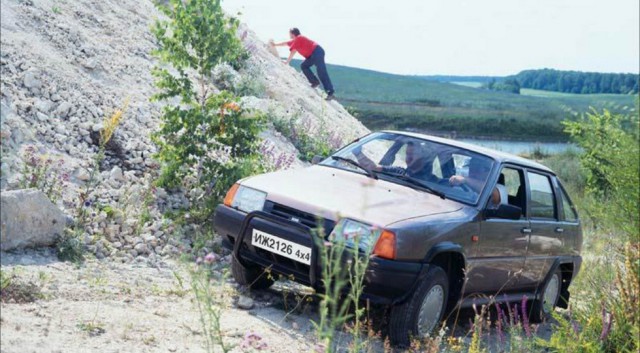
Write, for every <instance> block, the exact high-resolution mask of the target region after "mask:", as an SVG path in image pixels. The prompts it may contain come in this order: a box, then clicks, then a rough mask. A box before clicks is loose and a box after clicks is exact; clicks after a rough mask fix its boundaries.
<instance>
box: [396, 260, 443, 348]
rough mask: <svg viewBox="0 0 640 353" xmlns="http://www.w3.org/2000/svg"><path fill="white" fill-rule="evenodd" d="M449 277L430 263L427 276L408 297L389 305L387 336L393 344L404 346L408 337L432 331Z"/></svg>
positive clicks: (408, 343)
mask: <svg viewBox="0 0 640 353" xmlns="http://www.w3.org/2000/svg"><path fill="white" fill-rule="evenodd" d="M448 296H449V280H448V278H447V273H446V272H445V271H444V270H443V269H442V268H440V267H438V266H430V268H429V271H428V272H427V275H426V276H425V277H424V279H423V280H421V283H420V284H419V285H418V287H417V288H416V289H415V291H414V292H413V294H412V295H411V297H409V298H408V299H407V300H406V301H405V302H403V303H402V304H399V305H396V306H394V307H392V308H391V317H390V319H389V339H390V340H391V343H392V344H393V345H394V346H398V347H407V346H409V345H410V343H411V339H413V338H417V339H420V338H422V337H424V336H426V335H429V334H432V333H433V331H435V330H436V329H437V328H438V325H439V324H440V322H441V321H442V317H443V316H444V313H445V309H446V308H447V298H448Z"/></svg>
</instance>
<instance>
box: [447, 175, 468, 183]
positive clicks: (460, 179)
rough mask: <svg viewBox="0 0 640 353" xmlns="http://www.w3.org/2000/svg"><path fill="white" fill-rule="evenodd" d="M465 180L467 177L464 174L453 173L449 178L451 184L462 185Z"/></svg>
mask: <svg viewBox="0 0 640 353" xmlns="http://www.w3.org/2000/svg"><path fill="white" fill-rule="evenodd" d="M464 182H465V178H464V177H463V176H462V175H453V176H451V178H449V184H451V185H462V184H464Z"/></svg>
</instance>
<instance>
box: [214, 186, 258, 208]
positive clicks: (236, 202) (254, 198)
mask: <svg viewBox="0 0 640 353" xmlns="http://www.w3.org/2000/svg"><path fill="white" fill-rule="evenodd" d="M266 199H267V193H266V192H264V191H260V190H256V189H252V188H250V187H247V186H243V185H240V184H235V185H233V186H232V187H231V189H229V192H227V196H226V197H225V198H224V204H225V205H227V206H229V207H233V208H236V209H238V210H240V211H243V212H247V213H249V212H253V211H262V209H263V207H264V202H265V200H266Z"/></svg>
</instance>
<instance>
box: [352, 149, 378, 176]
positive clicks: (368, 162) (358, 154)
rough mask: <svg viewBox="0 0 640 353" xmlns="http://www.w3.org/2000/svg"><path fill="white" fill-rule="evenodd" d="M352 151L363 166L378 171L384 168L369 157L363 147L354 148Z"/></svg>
mask: <svg viewBox="0 0 640 353" xmlns="http://www.w3.org/2000/svg"><path fill="white" fill-rule="evenodd" d="M352 153H353V155H354V156H356V159H357V160H358V163H360V164H361V165H362V166H363V167H365V168H367V169H370V170H375V171H378V172H379V171H381V170H382V167H380V166H379V165H377V164H376V163H375V162H374V161H372V160H371V159H370V158H369V157H367V156H366V155H365V154H364V153H362V148H357V149H354V150H353V151H352Z"/></svg>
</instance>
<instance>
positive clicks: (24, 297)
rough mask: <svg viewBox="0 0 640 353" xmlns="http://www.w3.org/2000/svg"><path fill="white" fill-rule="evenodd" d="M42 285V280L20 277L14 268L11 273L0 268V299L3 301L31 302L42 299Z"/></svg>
mask: <svg viewBox="0 0 640 353" xmlns="http://www.w3.org/2000/svg"><path fill="white" fill-rule="evenodd" d="M40 278H42V276H40ZM42 286H43V282H42V281H33V280H25V279H23V278H20V277H19V276H18V274H17V272H16V271H15V270H13V271H12V272H11V273H6V270H0V301H1V302H3V303H32V302H35V301H36V300H39V299H42V298H44V295H43V293H42Z"/></svg>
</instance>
